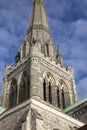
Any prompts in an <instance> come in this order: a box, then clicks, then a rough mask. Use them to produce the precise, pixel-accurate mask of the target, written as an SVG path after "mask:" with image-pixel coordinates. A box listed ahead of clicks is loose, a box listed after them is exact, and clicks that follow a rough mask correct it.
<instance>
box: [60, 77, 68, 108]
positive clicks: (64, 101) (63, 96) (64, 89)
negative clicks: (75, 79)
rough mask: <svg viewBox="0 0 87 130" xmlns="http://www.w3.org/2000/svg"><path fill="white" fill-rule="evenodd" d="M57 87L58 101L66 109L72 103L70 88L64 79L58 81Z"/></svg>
mask: <svg viewBox="0 0 87 130" xmlns="http://www.w3.org/2000/svg"><path fill="white" fill-rule="evenodd" d="M57 87H58V88H59V93H58V92H57V101H58V102H59V104H60V108H62V109H64V108H66V107H67V106H69V105H70V93H69V88H68V86H67V85H66V83H65V81H64V80H62V79H59V80H58V81H57ZM58 97H59V98H58Z"/></svg>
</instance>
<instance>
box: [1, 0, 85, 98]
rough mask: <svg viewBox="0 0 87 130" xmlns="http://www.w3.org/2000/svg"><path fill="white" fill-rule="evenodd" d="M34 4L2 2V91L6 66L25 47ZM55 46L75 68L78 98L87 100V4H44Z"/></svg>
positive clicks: (67, 0) (56, 0) (65, 0)
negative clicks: (19, 48)
mask: <svg viewBox="0 0 87 130" xmlns="http://www.w3.org/2000/svg"><path fill="white" fill-rule="evenodd" d="M32 1H33V0H0V88H1V86H2V78H3V74H4V65H5V64H13V63H14V57H15V55H16V52H17V49H18V47H19V46H20V45H21V44H22V43H23V40H24V36H25V33H26V29H27V25H28V21H29V15H30V10H31V6H32ZM44 4H45V8H46V13H47V18H48V23H49V27H50V31H51V35H52V38H53V42H54V44H55V45H56V46H57V45H60V47H61V52H62V54H63V62H64V64H65V66H66V65H71V66H72V67H73V68H74V74H75V80H76V87H77V92H78V98H83V97H85V96H87V0H44Z"/></svg>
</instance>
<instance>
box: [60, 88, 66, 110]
mask: <svg viewBox="0 0 87 130" xmlns="http://www.w3.org/2000/svg"><path fill="white" fill-rule="evenodd" d="M61 98H62V107H63V109H64V108H65V96H64V90H63V89H62V93H61Z"/></svg>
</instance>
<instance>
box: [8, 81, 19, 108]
mask: <svg viewBox="0 0 87 130" xmlns="http://www.w3.org/2000/svg"><path fill="white" fill-rule="evenodd" d="M16 105H17V80H16V79H12V82H11V86H10V95H9V108H12V107H14V106H16Z"/></svg>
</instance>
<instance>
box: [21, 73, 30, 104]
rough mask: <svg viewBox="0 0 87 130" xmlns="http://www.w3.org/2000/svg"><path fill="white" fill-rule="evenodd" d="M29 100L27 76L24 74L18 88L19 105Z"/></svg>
mask: <svg viewBox="0 0 87 130" xmlns="http://www.w3.org/2000/svg"><path fill="white" fill-rule="evenodd" d="M27 99H29V76H28V74H27V72H24V73H23V75H22V78H21V82H20V87H19V103H22V102H24V101H25V100H27Z"/></svg>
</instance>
